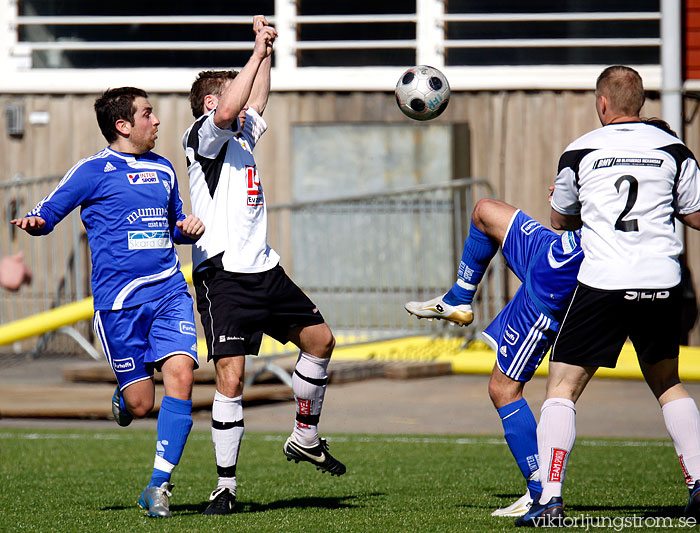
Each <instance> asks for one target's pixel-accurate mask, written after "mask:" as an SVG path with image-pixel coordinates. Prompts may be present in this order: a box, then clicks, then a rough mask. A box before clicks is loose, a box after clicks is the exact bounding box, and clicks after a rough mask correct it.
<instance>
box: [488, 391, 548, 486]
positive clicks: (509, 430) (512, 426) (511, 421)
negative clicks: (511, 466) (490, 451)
mask: <svg viewBox="0 0 700 533" xmlns="http://www.w3.org/2000/svg"><path fill="white" fill-rule="evenodd" d="M498 415H499V416H500V417H501V422H502V423H503V431H504V436H505V438H506V442H507V443H508V447H509V448H510V452H511V453H512V454H513V457H514V458H515V462H516V463H517V464H518V468H520V472H522V474H523V477H524V478H525V480H526V481H527V488H528V489H529V490H530V496H532V497H533V498H534V497H535V496H537V495H539V494H540V493H541V492H542V485H541V484H540V481H539V479H530V478H531V477H532V474H533V473H534V472H535V471H537V469H538V468H539V456H538V454H537V422H535V417H534V415H533V414H532V411H531V410H530V406H529V405H528V404H527V401H526V400H525V398H520V399H519V400H517V401H515V402H512V403H509V404H508V405H504V406H503V407H501V408H499V409H498Z"/></svg>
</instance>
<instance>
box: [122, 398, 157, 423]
mask: <svg viewBox="0 0 700 533" xmlns="http://www.w3.org/2000/svg"><path fill="white" fill-rule="evenodd" d="M126 407H127V408H128V409H129V412H130V413H131V414H132V416H134V417H135V418H144V417H146V416H148V413H150V412H151V411H152V410H153V400H150V401H149V400H148V399H138V400H137V401H135V402H128V401H127V402H126Z"/></svg>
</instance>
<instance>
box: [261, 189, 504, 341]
mask: <svg viewBox="0 0 700 533" xmlns="http://www.w3.org/2000/svg"><path fill="white" fill-rule="evenodd" d="M492 196H493V194H492V190H491V187H490V185H489V183H488V182H487V181H485V180H476V179H459V180H454V181H451V182H448V183H444V184H441V185H424V186H414V187H408V188H402V189H395V190H392V191H386V192H379V193H373V194H362V195H354V196H343V197H337V198H334V199H326V200H319V201H309V202H293V203H289V204H283V205H275V206H270V208H269V214H270V227H269V234H270V240H271V243H272V244H273V247H275V248H276V249H277V250H278V252H280V255H281V256H282V264H283V265H284V266H285V268H286V269H287V270H288V271H289V272H290V274H291V276H292V277H293V279H294V281H295V282H296V283H297V284H298V285H299V286H300V287H301V288H302V289H303V290H304V291H305V292H306V293H307V294H308V295H309V297H310V298H311V299H312V300H313V301H314V302H315V303H316V304H317V305H318V306H319V309H320V310H321V312H322V313H323V315H324V317H325V319H326V321H327V322H328V324H329V325H330V326H331V327H332V329H333V330H334V331H335V332H336V333H339V334H341V336H347V337H348V338H353V337H357V338H358V339H360V340H370V339H371V340H378V339H387V338H392V337H400V336H407V335H417V334H426V333H441V332H453V333H458V332H459V330H453V329H452V328H450V326H451V324H448V323H445V322H442V321H434V322H428V321H427V320H417V319H416V318H415V317H413V316H410V315H409V314H408V313H407V312H406V311H405V310H404V304H405V303H406V302H407V301H410V300H427V299H430V298H433V297H435V296H439V295H441V294H443V293H444V292H445V291H446V290H448V289H449V288H450V287H451V286H452V284H453V283H454V282H455V280H456V272H457V266H458V264H459V260H460V258H461V255H462V248H463V246H464V240H465V238H466V236H467V233H468V228H469V224H470V220H471V213H472V210H473V207H474V205H475V203H476V201H477V200H478V199H480V198H483V197H492ZM275 243H276V244H275ZM504 275H505V274H504V267H503V263H502V260H501V258H500V256H497V257H496V258H495V259H494V261H493V263H492V265H491V267H490V269H489V270H488V272H487V274H486V275H485V277H484V280H483V282H482V284H481V286H480V291H479V293H478V297H477V299H476V301H475V303H474V311H475V316H476V320H475V323H474V324H473V326H472V327H470V328H468V329H467V330H463V332H464V333H466V335H467V336H469V337H473V336H474V335H475V334H478V333H479V331H480V328H481V327H483V326H485V325H486V324H487V323H488V322H490V321H491V319H492V318H493V317H494V316H495V314H496V313H497V312H498V311H499V310H500V309H501V307H502V306H503V305H504V304H505V299H504V298H505V295H504V284H505V282H504Z"/></svg>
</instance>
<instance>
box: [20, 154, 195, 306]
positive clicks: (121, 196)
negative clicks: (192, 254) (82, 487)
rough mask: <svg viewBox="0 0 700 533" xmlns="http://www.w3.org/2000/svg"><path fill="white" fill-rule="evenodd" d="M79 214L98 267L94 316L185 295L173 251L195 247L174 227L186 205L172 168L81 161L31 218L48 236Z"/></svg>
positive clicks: (147, 159) (105, 158)
mask: <svg viewBox="0 0 700 533" xmlns="http://www.w3.org/2000/svg"><path fill="white" fill-rule="evenodd" d="M78 206H80V208H81V210H80V218H81V219H82V221H83V225H84V226H85V229H86V230H87V236H88V242H89V244H90V251H91V259H92V292H93V298H94V306H95V309H96V310H118V309H124V308H128V307H134V306H137V305H140V304H142V303H145V302H150V301H153V300H156V299H158V298H160V297H162V296H163V295H165V294H167V293H168V292H170V291H175V290H178V291H186V290H187V284H186V282H185V278H184V277H183V275H182V273H181V272H180V263H179V259H178V256H177V253H176V251H175V247H174V246H173V242H175V243H177V244H192V242H193V241H192V240H190V239H188V238H186V237H184V236H183V235H182V234H181V233H180V231H179V230H178V228H177V227H176V226H175V223H176V222H177V221H178V220H183V219H184V218H185V215H183V213H182V200H181V199H180V193H179V190H178V186H177V179H176V177H175V171H174V170H173V167H172V165H171V164H170V161H168V160H167V159H165V158H164V157H161V156H159V155H157V154H154V153H153V152H146V153H145V154H142V155H140V156H138V157H136V156H133V155H128V154H123V153H120V152H117V151H115V150H112V149H111V148H105V149H104V150H102V151H101V152H98V153H97V154H95V155H93V156H91V157H88V158H85V159H81V160H80V161H79V162H78V163H77V164H76V165H75V166H74V167H73V168H71V169H70V170H69V171H68V173H67V174H66V175H65V176H64V177H63V179H61V181H60V182H59V184H58V186H57V187H56V188H55V189H54V190H53V192H51V193H50V194H49V195H48V196H47V197H46V198H44V199H43V200H42V201H41V202H39V204H38V205H37V206H36V207H35V208H34V209H33V210H32V211H30V212H29V213H28V215H27V216H39V217H41V218H43V219H44V220H45V221H46V226H45V227H44V228H42V229H41V230H40V231H36V232H32V234H34V235H46V234H48V233H50V232H51V231H52V230H53V228H54V227H55V225H56V224H58V223H59V222H60V221H61V220H62V219H63V218H64V217H66V216H67V215H68V214H69V213H70V212H71V211H72V210H73V209H75V208H76V207H78Z"/></svg>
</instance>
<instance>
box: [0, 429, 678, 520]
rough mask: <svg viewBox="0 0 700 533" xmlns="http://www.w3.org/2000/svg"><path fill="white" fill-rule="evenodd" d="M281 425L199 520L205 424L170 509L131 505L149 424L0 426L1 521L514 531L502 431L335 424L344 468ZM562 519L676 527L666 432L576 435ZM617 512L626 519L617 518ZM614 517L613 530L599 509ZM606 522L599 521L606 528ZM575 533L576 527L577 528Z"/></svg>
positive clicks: (512, 471) (673, 462) (674, 479)
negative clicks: (159, 515) (376, 429)
mask: <svg viewBox="0 0 700 533" xmlns="http://www.w3.org/2000/svg"><path fill="white" fill-rule="evenodd" d="M285 438H286V435H282V434H262V433H253V432H249V433H247V434H246V436H245V439H244V442H243V447H242V449H241V456H240V460H239V466H238V479H239V486H238V503H237V507H236V511H237V512H236V513H235V514H233V515H229V516H224V517H205V516H202V515H201V511H202V510H203V508H204V506H206V501H207V498H208V495H209V493H210V492H211V490H212V489H213V488H214V485H215V482H216V475H215V467H214V460H213V456H214V452H213V449H212V444H211V441H210V435H209V433H208V432H203V431H194V432H193V433H192V434H191V436H190V439H189V442H188V444H187V448H186V449H185V453H184V455H183V458H182V461H181V462H180V465H179V466H178V468H177V470H176V471H175V473H174V476H173V482H174V484H175V489H174V491H173V497H172V499H171V510H172V512H173V515H174V516H173V518H172V519H153V518H147V517H146V516H145V515H144V512H143V511H142V510H141V509H139V508H138V507H137V506H136V500H137V499H138V496H139V494H140V492H141V490H142V489H143V488H144V487H145V485H146V483H147V481H148V478H149V476H150V471H151V468H152V464H153V455H154V451H155V431H149V430H137V429H131V428H126V429H114V430H103V429H100V430H96V431H90V430H28V429H7V428H5V429H0V531H3V532H4V531H12V532H14V531H31V532H42V533H43V532H52V533H53V532H64V531H65V532H83V531H85V532H119V533H125V532H142V531H143V532H148V531H154V532H179V531H183V532H185V531H187V532H195V531H206V532H219V531H220V532H236V533H238V532H266V531H274V532H323V533H326V532H334V531H349V532H355V531H357V532H381V533H389V532H423V531H426V532H433V531H455V532H457V531H459V532H465V531H478V532H489V531H512V530H513V529H514V528H513V519H511V518H492V517H491V516H490V513H491V511H492V510H493V509H496V508H497V507H502V506H505V505H507V504H510V503H511V502H512V501H514V500H515V499H516V498H518V497H519V496H521V495H522V493H523V492H524V482H523V481H522V478H521V476H520V473H519V472H518V470H517V468H516V466H515V462H514V461H513V459H512V457H511V456H510V454H509V452H508V449H507V447H506V446H505V443H504V442H503V439H502V438H501V437H482V436H479V437H467V436H465V437H458V436H448V435H443V436H424V437H421V436H416V435H404V436H395V435H394V436H392V435H358V436H353V435H331V436H330V438H329V443H330V444H331V453H333V454H334V455H335V456H336V457H338V458H339V459H341V460H342V461H344V462H345V463H346V465H347V467H348V473H347V474H346V475H344V476H342V477H340V478H338V477H330V476H329V475H328V474H321V473H320V472H318V471H316V470H315V468H314V467H312V466H311V465H310V464H308V463H299V464H295V463H290V462H288V461H287V460H286V459H285V457H284V456H283V454H282V451H281V449H282V444H283V442H284V439H285ZM567 477H568V479H567V485H566V488H565V502H566V504H567V514H568V516H571V517H577V516H585V517H588V520H599V522H598V527H597V529H596V528H593V527H590V528H589V530H597V531H628V530H629V531H640V528H639V527H636V526H635V525H634V523H633V522H631V521H632V520H634V519H635V517H637V518H636V519H637V520H638V522H637V524H639V520H641V521H642V522H641V525H642V526H644V527H642V528H641V529H643V530H645V531H647V530H657V531H667V530H668V529H669V522H668V521H667V522H666V523H665V524H663V525H661V526H659V527H655V525H654V524H653V523H652V521H653V520H656V519H660V518H665V519H667V520H670V521H671V522H672V525H671V526H670V527H673V528H676V530H678V528H679V527H680V525H681V524H680V522H681V520H682V518H681V513H682V509H683V505H684V504H685V503H686V501H687V497H688V496H687V490H686V489H685V487H684V485H683V480H682V476H681V471H680V466H679V465H678V460H677V458H676V457H675V453H674V450H673V447H672V446H671V444H670V442H665V441H654V440H650V441H634V440H625V441H622V440H596V441H593V440H586V439H580V440H579V442H577V444H576V448H575V449H574V451H573V454H572V457H571V461H570V463H569V469H568V470H567ZM624 518H626V519H627V520H628V521H630V522H628V524H627V525H629V526H630V527H624V526H625V524H624V523H623V522H622V520H623V519H624ZM613 519H615V520H617V522H610V524H611V526H610V527H609V528H604V527H602V525H604V524H605V522H600V521H601V520H609V521H612V520H613ZM601 524H602V525H601ZM576 530H578V531H584V530H585V529H583V528H577V529H576Z"/></svg>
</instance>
